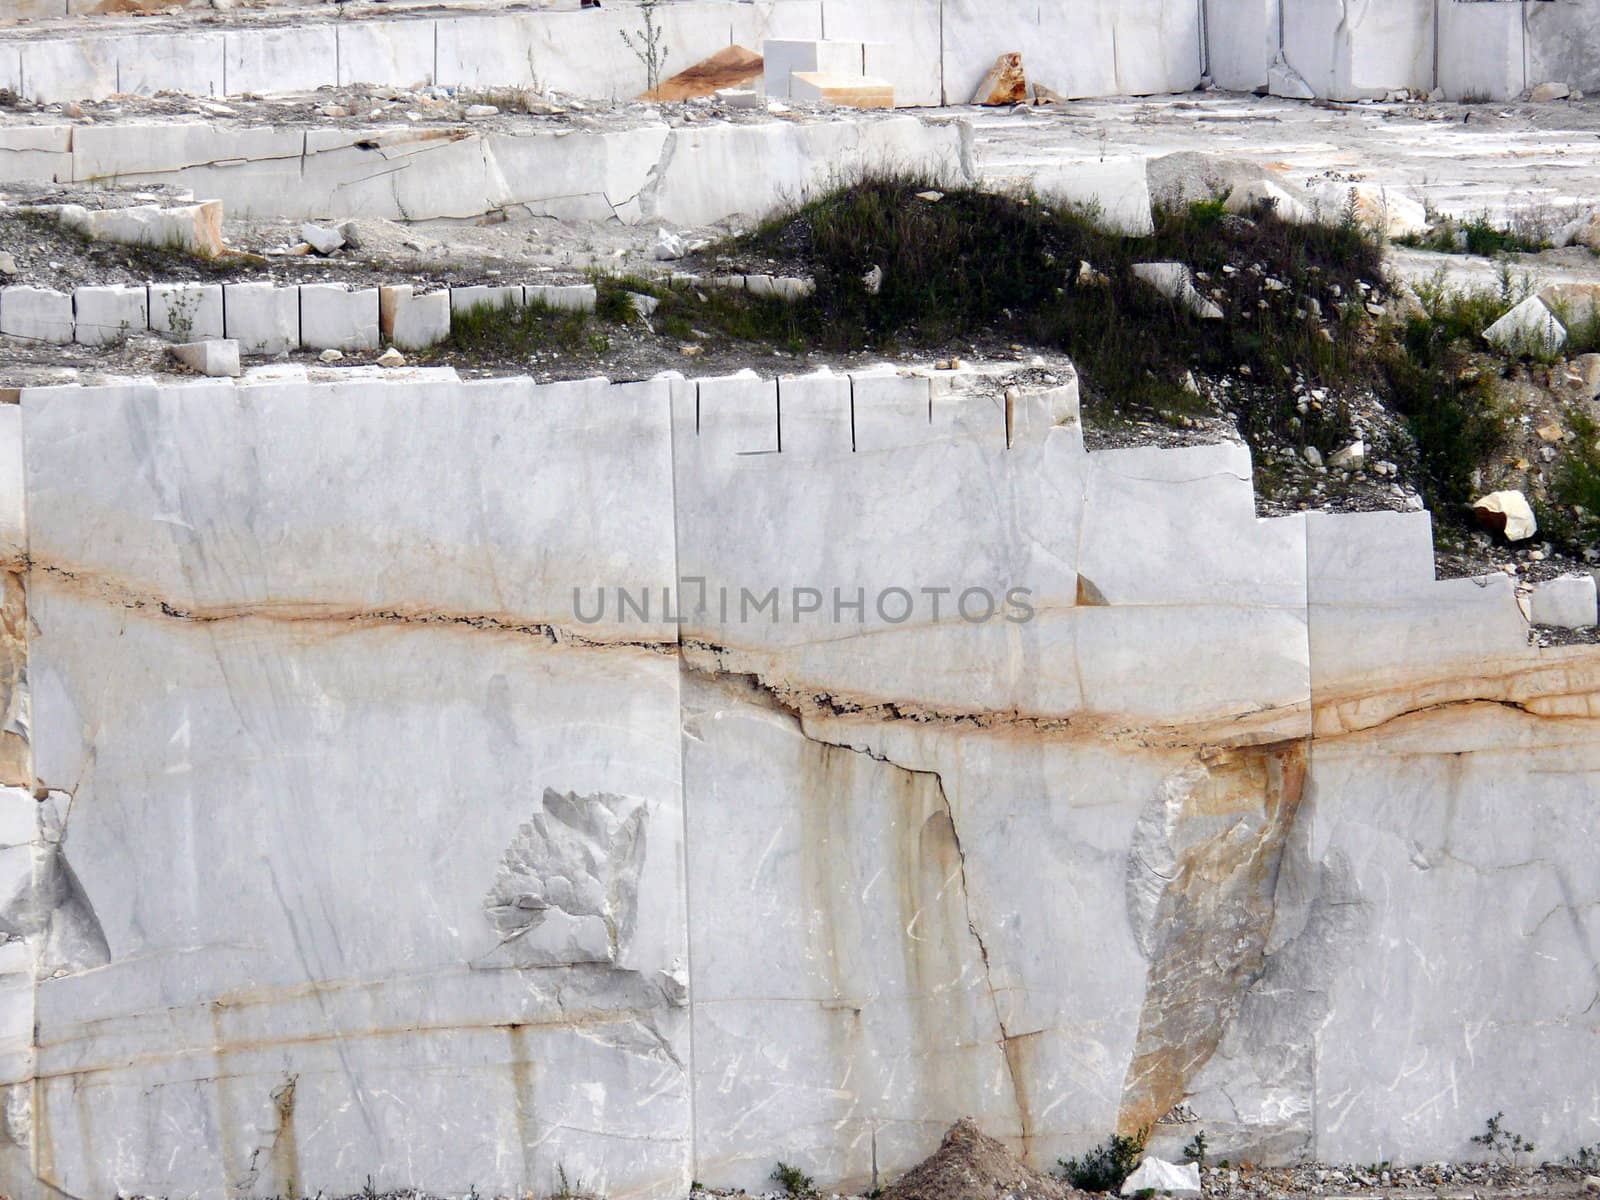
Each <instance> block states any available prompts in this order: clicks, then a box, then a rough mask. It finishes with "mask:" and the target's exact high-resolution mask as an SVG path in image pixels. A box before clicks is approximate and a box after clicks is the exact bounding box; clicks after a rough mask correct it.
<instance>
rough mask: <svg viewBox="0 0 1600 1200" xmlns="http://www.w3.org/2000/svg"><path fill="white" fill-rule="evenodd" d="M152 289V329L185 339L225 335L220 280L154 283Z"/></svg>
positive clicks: (201, 339) (186, 340) (191, 339)
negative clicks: (215, 281) (213, 281)
mask: <svg viewBox="0 0 1600 1200" xmlns="http://www.w3.org/2000/svg"><path fill="white" fill-rule="evenodd" d="M149 291H150V300H149V307H150V329H151V332H153V333H168V334H172V335H173V336H174V337H176V338H177V339H178V340H179V341H182V342H188V341H203V340H205V339H207V338H219V337H221V336H222V333H223V329H222V285H221V284H220V283H152V284H151V285H150V288H149Z"/></svg>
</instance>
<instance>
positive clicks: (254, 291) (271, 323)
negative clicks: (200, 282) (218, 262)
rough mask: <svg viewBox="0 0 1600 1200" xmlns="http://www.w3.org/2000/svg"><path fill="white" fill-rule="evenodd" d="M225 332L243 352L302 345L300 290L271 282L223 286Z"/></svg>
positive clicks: (278, 351) (278, 350)
mask: <svg viewBox="0 0 1600 1200" xmlns="http://www.w3.org/2000/svg"><path fill="white" fill-rule="evenodd" d="M222 311H223V331H224V332H225V333H226V334H227V336H228V337H229V338H230V339H232V340H233V341H236V342H238V343H239V353H241V354H284V353H287V352H288V351H290V350H297V349H299V347H300V289H299V288H297V287H278V286H277V285H276V284H271V283H228V284H224V285H223V288H222Z"/></svg>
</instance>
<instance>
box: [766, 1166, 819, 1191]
mask: <svg viewBox="0 0 1600 1200" xmlns="http://www.w3.org/2000/svg"><path fill="white" fill-rule="evenodd" d="M768 1178H770V1179H771V1180H772V1182H773V1183H775V1184H777V1185H778V1186H779V1187H781V1188H782V1189H783V1190H784V1194H785V1195H789V1196H814V1195H816V1191H817V1186H816V1183H815V1181H814V1180H813V1179H812V1178H811V1176H809V1175H807V1174H806V1173H805V1172H804V1171H802V1170H801V1169H800V1168H799V1167H796V1166H792V1165H791V1164H789V1163H786V1162H783V1161H782V1160H781V1159H780V1160H779V1162H778V1165H777V1166H775V1167H773V1168H772V1174H771V1175H770V1176H768Z"/></svg>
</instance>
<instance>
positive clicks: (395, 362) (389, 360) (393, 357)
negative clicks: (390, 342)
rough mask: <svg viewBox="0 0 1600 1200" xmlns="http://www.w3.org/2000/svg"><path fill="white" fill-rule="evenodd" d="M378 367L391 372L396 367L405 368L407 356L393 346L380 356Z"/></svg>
mask: <svg viewBox="0 0 1600 1200" xmlns="http://www.w3.org/2000/svg"><path fill="white" fill-rule="evenodd" d="M378 365H379V366H380V367H387V368H389V369H391V370H392V369H393V368H395V367H403V366H405V365H406V356H405V355H404V354H401V353H400V351H398V350H396V349H395V348H394V347H393V346H390V347H389V348H388V349H387V350H385V351H384V352H383V353H382V354H380V355H378Z"/></svg>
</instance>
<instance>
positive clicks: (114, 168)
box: [0, 116, 977, 225]
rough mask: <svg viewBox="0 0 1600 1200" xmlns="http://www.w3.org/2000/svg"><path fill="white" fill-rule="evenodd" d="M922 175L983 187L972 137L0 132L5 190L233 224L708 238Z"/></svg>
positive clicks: (387, 130) (792, 129)
mask: <svg viewBox="0 0 1600 1200" xmlns="http://www.w3.org/2000/svg"><path fill="white" fill-rule="evenodd" d="M902 168H903V169H913V170H919V171H923V172H925V173H927V174H928V175H929V177H930V178H934V179H939V180H944V181H947V182H949V183H951V184H957V183H970V182H973V181H975V180H976V178H977V168H976V167H975V165H974V163H973V159H972V152H971V131H970V128H969V127H968V126H967V125H965V124H964V123H962V122H960V121H954V120H937V119H936V120H931V121H924V120H921V119H919V118H917V117H912V116H886V117H882V118H878V119H866V120H818V121H813V122H806V123H799V122H779V121H768V122H765V123H760V124H746V125H738V124H731V123H727V122H721V121H716V122H705V123H703V124H697V125H689V126H669V125H666V124H664V123H660V122H650V123H647V124H644V125H640V126H637V127H633V128H624V129H592V130H591V129H580V130H573V129H558V130H549V129H530V130H527V131H521V130H519V131H517V132H513V133H499V132H480V131H477V130H473V129H470V128H460V127H453V128H422V129H418V128H409V127H398V128H397V127H392V126H389V127H382V128H372V127H368V128H364V129H363V128H358V127H344V128H330V127H325V126H316V127H296V126H291V125H237V124H229V123H221V122H214V121H213V122H199V121H195V122H168V123H160V124H157V123H129V124H118V125H103V126H96V125H83V126H80V125H68V124H52V125H10V126H0V178H5V179H9V180H15V181H17V182H40V183H48V182H56V183H101V184H105V183H123V184H141V183H145V184H148V183H171V184H177V185H179V186H181V187H184V188H187V189H190V190H192V191H195V192H197V193H203V194H204V195H205V197H206V198H207V199H208V200H213V199H214V200H221V201H222V202H223V205H224V207H225V209H226V211H227V213H228V215H229V216H232V217H280V218H286V219H294V220H299V219H305V218H323V219H331V220H343V219H345V218H348V217H382V218H387V219H389V220H396V221H421V220H430V219H435V218H458V219H471V218H476V217H481V216H484V215H485V214H488V213H506V214H509V215H516V216H538V217H554V218H556V219H558V220H564V221H585V220H612V219H615V220H618V221H621V222H622V223H624V224H627V225H633V224H637V223H638V222H640V221H648V220H660V221H665V222H669V223H671V224H676V225H709V224H712V223H714V222H717V221H720V220H723V219H724V218H726V217H729V216H733V215H735V214H739V213H745V214H758V213H767V212H770V211H772V210H773V209H775V208H778V207H779V206H780V205H783V204H786V203H791V202H794V201H798V200H803V199H805V198H806V197H808V196H810V195H812V194H813V193H814V192H816V191H817V190H819V189H824V188H827V187H829V186H834V185H837V184H838V183H839V182H840V181H841V180H845V179H849V178H852V177H854V176H857V175H860V174H865V173H871V172H884V171H893V170H896V169H902Z"/></svg>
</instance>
